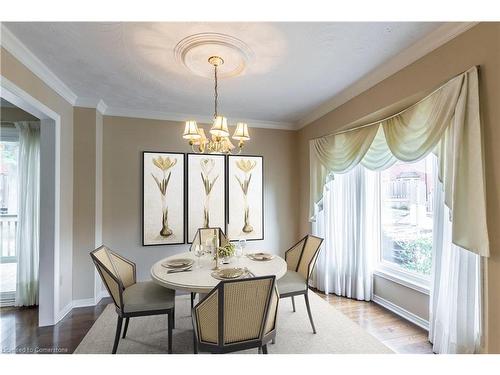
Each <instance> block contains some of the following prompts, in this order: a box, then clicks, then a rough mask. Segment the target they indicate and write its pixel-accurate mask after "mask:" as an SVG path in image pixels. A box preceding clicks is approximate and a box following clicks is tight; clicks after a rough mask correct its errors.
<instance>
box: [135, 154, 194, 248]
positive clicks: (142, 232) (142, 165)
mask: <svg viewBox="0 0 500 375" xmlns="http://www.w3.org/2000/svg"><path fill="white" fill-rule="evenodd" d="M147 154H162V155H182V164H183V166H182V169H183V170H182V177H183V186H182V189H181V191H182V211H183V212H182V226H183V228H182V241H180V242H169V243H146V238H145V237H146V233H145V222H144V218H145V213H146V212H145V204H144V203H145V173H144V172H145V164H144V161H145V157H146V155H147ZM141 156H142V160H141V167H142V173H141V178H142V181H141V185H142V189H141V191H142V194H141V198H142V202H141V242H142V246H145V247H146V246H170V245H183V244H185V243H186V154H185V153H183V152H169V151H151V150H145V151H142V153H141Z"/></svg>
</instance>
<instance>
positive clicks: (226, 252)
mask: <svg viewBox="0 0 500 375" xmlns="http://www.w3.org/2000/svg"><path fill="white" fill-rule="evenodd" d="M235 250H236V247H235V246H234V244H233V243H231V242H229V241H228V242H227V243H226V244H225V245H223V246H219V247H218V248H217V257H218V258H220V259H222V263H229V258H231V257H232V256H233V255H234V253H235Z"/></svg>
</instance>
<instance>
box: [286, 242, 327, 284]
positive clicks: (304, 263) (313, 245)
mask: <svg viewBox="0 0 500 375" xmlns="http://www.w3.org/2000/svg"><path fill="white" fill-rule="evenodd" d="M322 243H323V239H322V238H319V237H316V236H312V235H307V236H305V237H304V238H302V239H301V240H300V241H299V242H297V243H296V244H295V245H293V246H292V247H291V248H290V249H289V250H287V252H286V253H285V260H286V263H287V268H288V270H289V271H295V272H297V273H299V274H300V275H302V277H304V279H305V280H308V279H309V276H311V272H312V270H313V269H314V265H315V264H316V259H317V258H318V254H319V250H320V248H321V244H322Z"/></svg>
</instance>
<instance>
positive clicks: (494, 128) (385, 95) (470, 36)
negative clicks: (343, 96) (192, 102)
mask: <svg viewBox="0 0 500 375" xmlns="http://www.w3.org/2000/svg"><path fill="white" fill-rule="evenodd" d="M473 65H479V66H480V96H481V106H482V121H483V125H484V149H485V159H486V162H485V170H486V193H487V205H488V226H489V231H490V243H491V257H490V259H489V261H488V266H487V268H488V272H487V286H488V291H487V296H488V306H487V307H486V310H487V315H488V316H487V324H488V332H487V333H488V339H487V340H488V342H487V343H488V346H489V348H488V349H489V351H491V352H495V353H499V352H500V320H498V319H497V317H498V316H500V293H498V288H499V286H500V231H499V230H498V228H499V226H500V147H499V146H498V145H499V144H500V106H499V105H498V104H499V102H500V23H481V24H479V25H477V26H475V27H473V28H472V29H470V30H469V31H467V32H465V33H463V34H461V35H459V36H458V37H457V38H455V39H453V40H451V41H450V42H448V43H446V44H445V45H443V46H442V47H440V48H438V49H436V50H434V51H433V52H431V53H429V54H428V55H426V56H424V57H423V58H421V59H420V60H418V61H416V62H415V63H413V64H411V65H409V66H408V67H406V68H404V69H402V70H400V71H399V72H397V73H396V74H394V75H392V76H390V77H389V78H387V79H385V80H383V81H382V82H380V83H379V84H377V85H376V86H374V87H372V88H371V89H369V90H367V91H365V92H363V93H362V94H360V95H358V96H356V97H355V98H353V99H352V100H350V101H348V102H347V103H345V104H344V105H342V106H340V107H339V108H337V109H335V110H333V111H332V112H330V113H328V114H327V115H325V116H324V117H322V118H320V119H319V120H317V121H315V122H313V123H311V124H309V125H308V126H306V127H305V128H303V129H301V131H300V132H299V140H298V142H299V143H298V147H299V152H300V158H299V162H300V182H301V185H300V198H301V199H300V232H301V233H305V232H307V231H308V230H309V223H308V222H307V217H308V202H309V186H308V178H309V154H308V141H309V139H311V138H313V137H317V136H321V135H325V134H329V133H331V132H334V131H335V130H336V129H339V128H341V127H343V126H345V125H347V124H349V123H351V122H353V121H355V120H357V119H359V118H361V117H364V116H366V115H368V114H370V113H372V112H375V111H377V110H380V109H382V108H385V107H387V106H390V105H391V104H393V103H396V102H400V101H401V100H402V99H403V98H407V97H410V96H414V95H415V94H417V93H422V92H425V91H428V90H429V89H432V88H435V87H437V86H439V85H440V84H441V83H444V82H445V81H447V80H448V79H450V78H451V77H453V76H454V75H457V74H459V73H461V72H463V71H465V70H467V69H468V68H470V67H471V66H473Z"/></svg>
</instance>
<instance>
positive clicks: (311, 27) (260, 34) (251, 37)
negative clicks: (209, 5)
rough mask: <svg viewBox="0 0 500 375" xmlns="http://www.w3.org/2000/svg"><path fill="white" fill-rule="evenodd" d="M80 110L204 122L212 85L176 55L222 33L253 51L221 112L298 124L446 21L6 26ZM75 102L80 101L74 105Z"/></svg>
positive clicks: (226, 83) (228, 84)
mask: <svg viewBox="0 0 500 375" xmlns="http://www.w3.org/2000/svg"><path fill="white" fill-rule="evenodd" d="M4 25H5V26H6V27H7V28H8V29H9V30H10V32H11V33H12V34H14V36H15V37H17V39H19V40H20V41H21V43H22V44H24V45H25V46H26V47H27V48H28V49H29V50H30V51H31V52H32V53H33V54H34V55H35V56H36V57H38V59H39V60H41V62H42V63H43V64H45V65H46V66H47V67H48V68H49V69H50V70H51V71H52V72H53V73H54V74H55V75H56V76H57V77H58V78H59V79H60V80H61V81H63V82H64V84H65V85H66V86H68V87H69V89H70V90H71V91H73V92H74V93H75V94H76V96H77V97H78V99H79V101H81V102H92V101H94V102H95V103H97V102H99V100H103V101H104V102H105V104H106V105H107V107H108V108H110V109H113V110H112V111H111V112H120V110H122V111H132V112H133V111H141V112H143V113H148V112H149V113H169V114H174V115H175V117H177V118H182V117H183V116H185V117H186V119H188V118H194V119H198V120H202V119H205V118H207V116H209V115H211V114H212V112H213V82H212V81H211V80H210V78H205V77H202V76H199V75H195V74H193V73H192V72H191V71H189V70H188V69H187V68H186V67H185V66H184V65H182V64H181V63H179V61H178V60H176V58H175V56H174V47H175V46H176V45H177V43H179V41H181V40H182V39H183V38H186V37H188V36H190V35H193V34H196V33H206V32H214V33H222V34H226V35H230V36H232V37H235V38H238V39H239V40H241V41H242V42H244V43H245V44H246V46H247V47H248V48H249V49H250V50H251V52H252V53H251V55H252V57H251V59H250V61H248V64H247V67H246V70H245V71H244V72H243V73H242V74H241V75H239V76H237V77H231V78H225V79H221V81H220V83H219V98H220V104H219V109H220V112H221V113H223V114H224V115H226V116H227V117H228V118H229V120H230V123H231V124H234V123H235V121H236V120H241V119H246V120H248V121H249V125H250V126H252V123H251V120H256V121H261V122H266V121H270V122H276V123H283V124H295V123H299V122H300V121H301V120H303V119H304V118H305V117H306V116H307V115H309V114H310V113H311V112H312V111H314V110H315V109H317V108H318V107H319V106H321V105H322V104H324V103H325V102H326V101H328V100H330V99H331V98H333V97H335V96H336V95H337V94H339V93H340V92H342V91H343V90H345V89H346V88H347V87H349V86H351V85H352V84H354V83H355V82H357V81H359V80H360V79H361V78H362V77H364V76H365V75H367V74H368V73H369V72H371V71H373V70H374V69H375V68H377V67H379V66H381V65H382V64H384V62H386V61H388V60H390V59H391V58H393V57H394V56H396V55H398V53H400V52H401V51H403V50H405V49H407V48H408V47H410V46H411V45H412V44H414V43H416V42H417V41H418V40H420V39H422V38H423V37H424V36H426V35H428V34H429V33H430V32H431V31H433V30H435V29H436V28H437V27H439V26H440V25H441V24H440V23H422V22H407V23H403V22H397V23H374V22H364V23H359V22H356V23H345V22H344V23H342V22H333V23H305V22H304V23H198V22H197V23H149V22H148V23H116V22H115V23H102V22H97V23H54V22H45V23H17V22H15V23H10V22H9V23H4ZM77 103H78V101H77Z"/></svg>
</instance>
